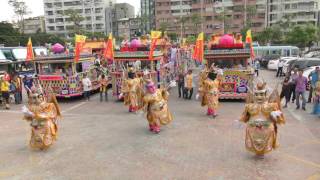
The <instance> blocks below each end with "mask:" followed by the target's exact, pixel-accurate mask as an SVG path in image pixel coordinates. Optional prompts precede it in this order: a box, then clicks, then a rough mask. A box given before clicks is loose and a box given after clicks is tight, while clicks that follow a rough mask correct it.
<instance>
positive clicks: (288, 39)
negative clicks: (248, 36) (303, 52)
mask: <svg viewBox="0 0 320 180" xmlns="http://www.w3.org/2000/svg"><path fill="white" fill-rule="evenodd" d="M289 18H290V17H285V18H284V19H283V20H281V21H279V22H278V23H277V24H275V25H274V26H272V27H268V28H265V29H264V30H263V31H262V32H259V33H255V34H253V35H255V36H254V41H258V42H259V43H260V44H261V45H265V44H267V43H270V44H290V45H293V46H298V47H300V48H304V47H311V46H312V45H313V43H315V42H317V41H319V38H320V33H319V32H320V31H319V27H317V26H315V25H313V24H306V25H292V23H291V22H290V20H288V19H289Z"/></svg>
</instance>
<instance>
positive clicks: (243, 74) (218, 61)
mask: <svg viewBox="0 0 320 180" xmlns="http://www.w3.org/2000/svg"><path fill="white" fill-rule="evenodd" d="M217 38H218V40H217ZM213 39H214V38H213ZM213 41H215V42H211V44H210V43H209V47H208V48H209V49H208V50H205V53H204V58H205V59H206V61H207V64H208V66H209V67H210V66H211V65H212V64H213V63H214V64H215V66H218V67H219V68H221V69H223V78H222V79H223V80H222V84H221V86H220V96H219V98H220V99H245V98H246V96H247V94H248V90H249V88H251V86H252V83H253V77H254V70H253V68H252V67H251V65H250V64H252V63H251V61H250V48H248V47H246V46H245V45H244V44H243V43H242V42H241V37H236V38H234V37H233V36H232V35H224V36H222V37H215V40H213Z"/></svg>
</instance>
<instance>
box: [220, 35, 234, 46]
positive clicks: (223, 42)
mask: <svg viewBox="0 0 320 180" xmlns="http://www.w3.org/2000/svg"><path fill="white" fill-rule="evenodd" d="M233 46H234V38H233V36H232V35H230V34H225V35H223V36H222V37H221V38H220V40H219V47H220V48H232V47H233Z"/></svg>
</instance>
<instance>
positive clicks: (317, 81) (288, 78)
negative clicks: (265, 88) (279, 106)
mask: <svg viewBox="0 0 320 180" xmlns="http://www.w3.org/2000/svg"><path fill="white" fill-rule="evenodd" d="M279 71H280V72H279ZM281 74H282V72H281V69H280V70H279V69H278V71H277V75H276V76H277V77H280V76H281ZM308 90H309V93H308ZM280 98H281V99H285V105H284V108H287V107H288V104H289V103H290V101H291V102H292V103H295V104H296V109H297V110H298V109H300V108H301V109H302V110H304V111H306V105H307V103H310V104H313V110H312V113H313V114H315V115H320V68H319V67H316V68H315V70H314V71H313V72H311V73H310V74H309V75H308V77H305V76H304V75H303V70H302V69H298V68H294V69H293V71H292V72H291V71H289V73H286V74H285V78H284V80H283V83H282V91H281V94H280Z"/></svg>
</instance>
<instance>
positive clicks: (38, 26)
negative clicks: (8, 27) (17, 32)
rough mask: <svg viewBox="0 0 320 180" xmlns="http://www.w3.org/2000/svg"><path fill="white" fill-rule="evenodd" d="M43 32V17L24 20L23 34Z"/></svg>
mask: <svg viewBox="0 0 320 180" xmlns="http://www.w3.org/2000/svg"><path fill="white" fill-rule="evenodd" d="M45 30H46V29H45V22H44V17H43V16H38V17H32V18H28V19H25V20H24V32H23V33H24V34H35V33H38V32H45ZM21 31H22V30H21Z"/></svg>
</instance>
